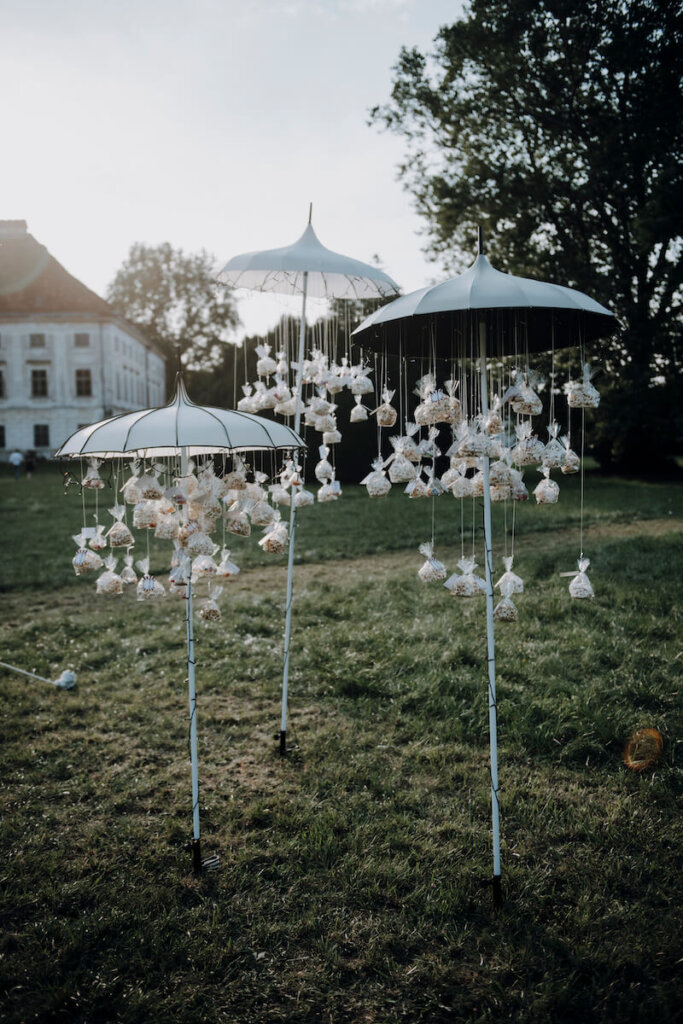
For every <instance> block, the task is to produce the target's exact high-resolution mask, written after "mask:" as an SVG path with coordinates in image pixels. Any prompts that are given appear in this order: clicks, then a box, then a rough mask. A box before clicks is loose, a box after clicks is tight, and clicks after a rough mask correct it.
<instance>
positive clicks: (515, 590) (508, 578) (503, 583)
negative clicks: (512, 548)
mask: <svg viewBox="0 0 683 1024" xmlns="http://www.w3.org/2000/svg"><path fill="white" fill-rule="evenodd" d="M503 565H504V566H505V572H504V573H503V575H502V576H501V577H500V579H499V580H498V582H497V583H495V584H494V586H496V587H498V588H499V589H500V592H501V594H502V593H503V587H509V588H510V593H511V594H523V593H524V581H523V580H522V578H521V576H518V575H517V573H515V572H513V571H512V557H511V556H510V555H508V556H506V557H505V558H504V559H503Z"/></svg>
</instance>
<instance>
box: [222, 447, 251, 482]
mask: <svg viewBox="0 0 683 1024" xmlns="http://www.w3.org/2000/svg"><path fill="white" fill-rule="evenodd" d="M223 484H224V486H225V489H226V491H243V490H244V489H245V488H246V486H247V467H246V466H245V465H244V462H243V461H242V459H241V458H240V457H239V455H233V457H232V469H231V470H230V472H229V473H226V474H225V476H224V477H223Z"/></svg>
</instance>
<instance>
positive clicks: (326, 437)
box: [323, 428, 342, 444]
mask: <svg viewBox="0 0 683 1024" xmlns="http://www.w3.org/2000/svg"><path fill="white" fill-rule="evenodd" d="M341 439H342V436H341V433H340V432H339V431H338V430H337V429H336V428H335V430H326V431H325V433H324V434H323V444H339V443H340V442H341Z"/></svg>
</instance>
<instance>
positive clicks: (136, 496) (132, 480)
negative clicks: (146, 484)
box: [121, 462, 142, 505]
mask: <svg viewBox="0 0 683 1024" xmlns="http://www.w3.org/2000/svg"><path fill="white" fill-rule="evenodd" d="M130 469H131V473H132V476H129V477H128V479H127V480H126V482H125V483H124V485H123V487H122V488H121V495H122V497H123V500H124V501H125V503H126V505H137V503H138V502H139V501H142V494H141V493H140V489H139V488H138V483H139V480H140V478H139V476H138V471H139V466H138V463H137V462H131V465H130Z"/></svg>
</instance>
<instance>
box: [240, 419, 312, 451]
mask: <svg viewBox="0 0 683 1024" xmlns="http://www.w3.org/2000/svg"><path fill="white" fill-rule="evenodd" d="M234 415H235V416H240V417H241V418H242V419H246V420H248V421H249V423H253V422H254V420H255V419H256V420H258V421H259V426H260V427H261V428H262V430H263V431H264V433H265V435H266V437H267V438H268V440H269V441H270V442H271V445H272V447H273V448H286V447H287V445H285V444H276V442H275V441H274V440H273V438H272V436H271V434H270V431H269V430H268V428H267V427H266V422H267V421H266V420H262V419H260V418H259V417H258V416H253V415H252V414H251V413H248V412H241V411H238V410H236V411H235V413H234ZM282 425H283V426H284V425H285V424H282ZM287 430H291V427H287ZM295 436H296V435H295ZM292 447H293V448H298V447H299V446H298V445H292Z"/></svg>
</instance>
